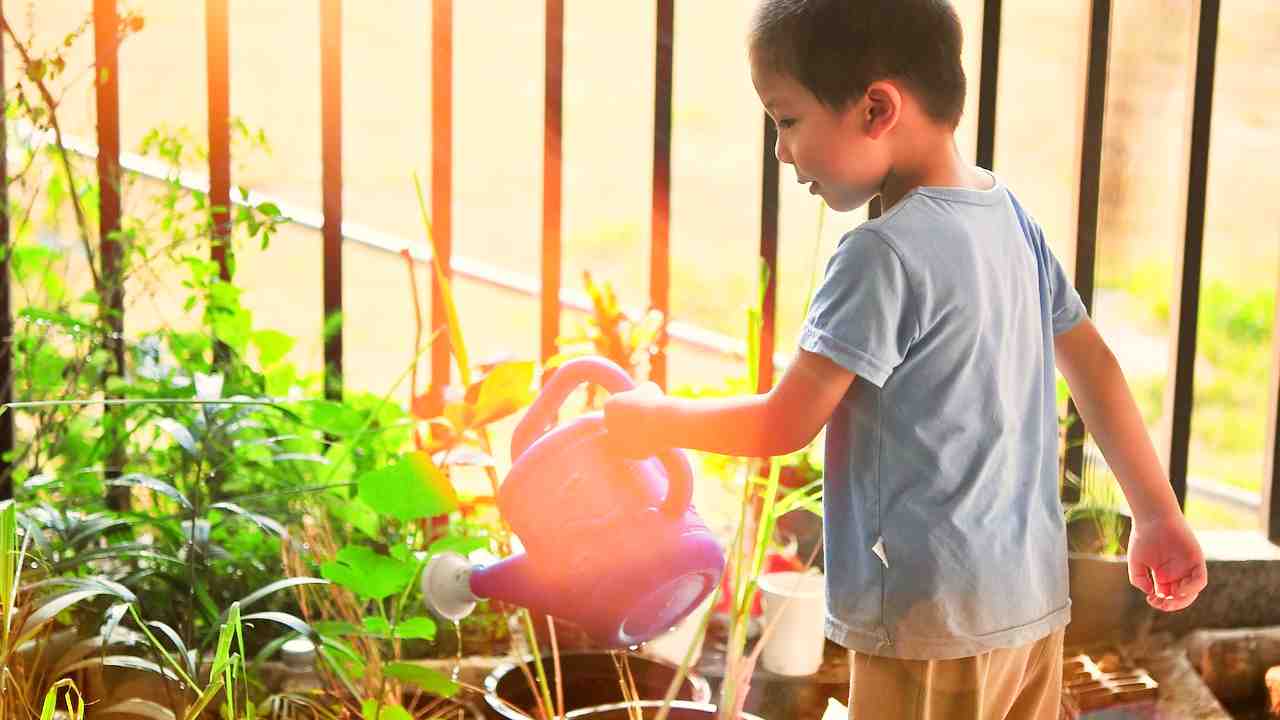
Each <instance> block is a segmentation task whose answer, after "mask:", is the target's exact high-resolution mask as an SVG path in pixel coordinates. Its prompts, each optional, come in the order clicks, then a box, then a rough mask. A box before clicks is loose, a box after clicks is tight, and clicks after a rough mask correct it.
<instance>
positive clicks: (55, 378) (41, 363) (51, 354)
mask: <svg viewBox="0 0 1280 720" xmlns="http://www.w3.org/2000/svg"><path fill="white" fill-rule="evenodd" d="M30 366H31V390H30V392H32V394H34V395H36V396H39V397H43V396H44V394H45V392H46V391H48V390H52V389H54V388H57V387H60V386H62V385H63V384H64V383H65V382H66V381H65V380H64V379H63V373H64V372H65V371H66V369H67V361H66V360H65V359H64V358H63V357H62V356H61V355H59V354H58V352H57V351H56V350H54V349H53V348H50V347H43V348H41V349H40V350H39V351H38V352H37V353H36V354H35V355H34V356H33V357H31V359H30Z"/></svg>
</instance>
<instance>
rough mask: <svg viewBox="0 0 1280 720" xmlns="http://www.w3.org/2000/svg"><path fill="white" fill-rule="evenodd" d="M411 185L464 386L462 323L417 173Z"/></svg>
mask: <svg viewBox="0 0 1280 720" xmlns="http://www.w3.org/2000/svg"><path fill="white" fill-rule="evenodd" d="M413 187H414V190H416V191H417V194H418V210H419V211H420V212H421V213H422V227H423V229H425V230H426V231H427V238H428V239H429V240H430V241H431V267H432V269H433V270H434V271H435V275H436V283H437V284H438V285H439V288H440V299H441V300H442V301H443V302H442V303H441V304H442V305H444V315H445V320H446V322H447V324H448V326H449V349H450V350H451V351H452V352H453V359H454V361H455V362H457V363H458V377H459V378H461V380H462V384H463V385H464V386H469V385H471V361H470V360H469V359H468V358H467V346H466V343H465V342H464V341H463V338H462V324H461V323H460V322H458V307H457V303H455V302H454V301H453V290H452V287H451V286H450V284H449V278H448V276H447V275H446V270H447V268H445V267H444V265H443V263H441V262H440V257H441V253H440V245H439V243H438V242H437V241H436V235H435V232H433V231H432V229H431V219H430V217H428V215H427V203H426V201H425V200H424V199H423V195H422V184H421V183H420V182H418V175H417V173H414V175H413Z"/></svg>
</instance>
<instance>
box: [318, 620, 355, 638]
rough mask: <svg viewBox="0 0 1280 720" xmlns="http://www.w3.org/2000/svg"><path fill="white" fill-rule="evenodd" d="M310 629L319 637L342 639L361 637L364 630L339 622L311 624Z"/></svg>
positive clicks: (330, 621) (351, 624) (325, 621)
mask: <svg viewBox="0 0 1280 720" xmlns="http://www.w3.org/2000/svg"><path fill="white" fill-rule="evenodd" d="M311 628H312V629H313V630H315V631H316V633H317V634H318V635H320V637H322V638H323V637H329V636H334V637H342V636H344V635H363V634H364V630H362V629H360V628H359V627H356V626H355V625H354V624H353V623H349V622H342V621H341V620H321V621H319V622H314V623H311Z"/></svg>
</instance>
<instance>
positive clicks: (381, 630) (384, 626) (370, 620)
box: [364, 615, 391, 638]
mask: <svg viewBox="0 0 1280 720" xmlns="http://www.w3.org/2000/svg"><path fill="white" fill-rule="evenodd" d="M364 631H365V632H366V633H367V634H369V635H372V636H373V637H379V638H386V637H391V623H389V622H387V619H386V618H384V617H378V616H376V615H374V616H366V617H365V619H364Z"/></svg>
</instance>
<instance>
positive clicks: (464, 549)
mask: <svg viewBox="0 0 1280 720" xmlns="http://www.w3.org/2000/svg"><path fill="white" fill-rule="evenodd" d="M488 549H489V538H487V537H465V536H462V535H446V536H445V537H442V538H440V539H439V540H437V541H435V542H433V543H431V548H430V552H431V554H433V555H434V554H435V553H441V552H456V553H458V554H459V555H464V556H465V555H470V554H471V553H472V552H474V551H476V550H488Z"/></svg>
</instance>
